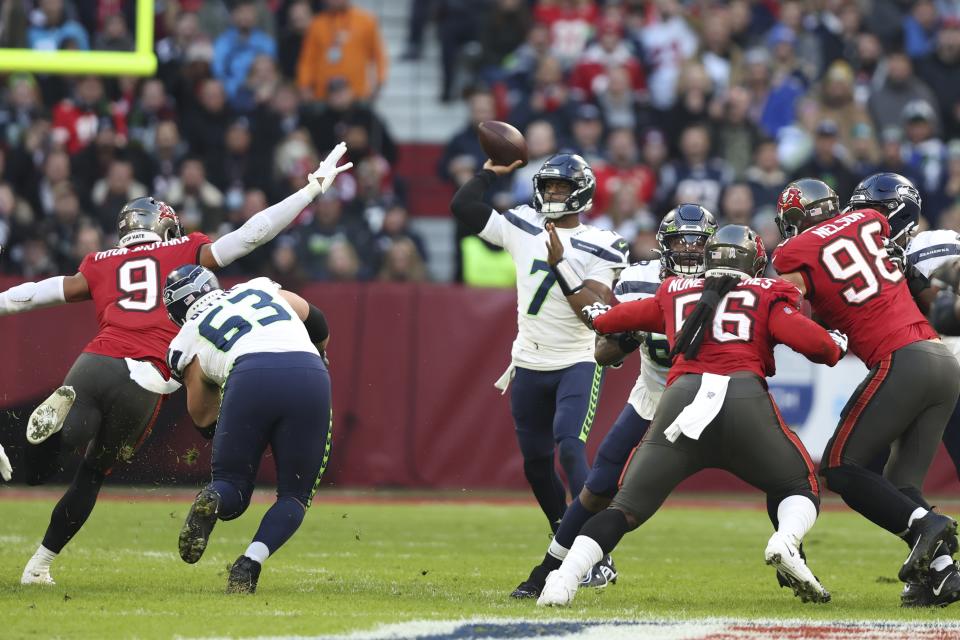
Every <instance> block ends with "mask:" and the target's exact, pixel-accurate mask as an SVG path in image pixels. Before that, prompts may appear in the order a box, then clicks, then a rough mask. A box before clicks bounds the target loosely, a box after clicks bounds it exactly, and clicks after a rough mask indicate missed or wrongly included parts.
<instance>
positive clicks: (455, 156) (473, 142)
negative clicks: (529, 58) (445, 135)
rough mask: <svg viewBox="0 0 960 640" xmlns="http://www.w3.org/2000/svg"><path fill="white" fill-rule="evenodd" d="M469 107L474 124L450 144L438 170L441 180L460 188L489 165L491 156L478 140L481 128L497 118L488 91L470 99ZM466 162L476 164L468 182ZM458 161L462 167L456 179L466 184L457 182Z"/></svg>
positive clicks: (461, 132) (453, 138)
mask: <svg viewBox="0 0 960 640" xmlns="http://www.w3.org/2000/svg"><path fill="white" fill-rule="evenodd" d="M467 107H468V108H469V110H470V120H469V121H468V122H467V123H466V124H465V125H464V126H463V128H462V129H460V130H459V131H458V132H457V133H456V134H454V136H453V137H452V138H451V139H450V142H448V143H447V146H446V147H445V148H444V150H443V155H442V156H441V157H440V162H439V164H438V166H437V173H438V174H439V175H440V177H441V178H443V179H444V180H447V181H451V182H453V184H454V186H456V187H459V186H460V185H461V184H463V182H466V181H467V180H469V179H470V178H471V177H473V174H474V173H476V172H477V171H479V170H480V167H482V166H483V163H484V162H485V161H486V159H487V155H486V154H485V153H484V152H483V149H481V148H480V140H479V139H478V138H477V125H479V124H480V123H481V122H484V121H485V120H493V119H495V118H496V116H497V112H496V103H495V102H494V98H493V94H492V93H489V92H487V91H475V92H474V93H472V94H471V95H470V97H469V98H467ZM465 158H469V159H470V160H472V167H471V168H470V174H469V175H467V176H466V177H465V178H464V177H463V172H464V171H463V167H464V166H465V160H464V159H465ZM454 161H456V162H457V163H458V166H459V168H460V170H459V171H457V172H456V175H457V176H458V177H460V178H463V180H462V182H459V181H456V180H454V175H455V172H454V171H453V169H454V167H453V166H452V163H453V162H454Z"/></svg>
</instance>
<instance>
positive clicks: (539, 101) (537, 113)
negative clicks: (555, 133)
mask: <svg viewBox="0 0 960 640" xmlns="http://www.w3.org/2000/svg"><path fill="white" fill-rule="evenodd" d="M573 108H574V105H573V103H572V102H571V100H570V89H569V87H568V86H567V84H566V82H565V80H564V76H563V68H562V67H561V66H560V60H558V59H557V58H555V57H552V56H549V57H546V58H543V59H541V60H540V64H539V65H538V66H537V73H536V75H535V76H534V80H533V86H532V88H531V90H530V92H529V93H528V94H527V95H526V96H524V97H523V98H522V99H521V100H520V102H519V103H518V104H517V105H516V106H515V107H514V109H513V111H512V112H511V113H510V121H511V122H513V123H515V124H516V126H517V128H518V129H520V130H521V131H522V130H523V129H525V128H526V127H527V125H528V124H530V123H531V122H533V121H534V120H546V121H548V122H550V124H551V125H553V128H554V130H561V131H563V130H566V128H567V123H568V122H569V120H570V114H571V112H572V110H573Z"/></svg>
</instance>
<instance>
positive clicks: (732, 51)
mask: <svg viewBox="0 0 960 640" xmlns="http://www.w3.org/2000/svg"><path fill="white" fill-rule="evenodd" d="M702 28H703V42H702V43H701V51H700V58H699V59H700V63H701V64H702V65H703V67H704V69H705V70H706V72H707V75H709V76H710V82H711V84H712V85H713V88H714V91H716V93H718V94H720V95H723V94H725V93H726V92H727V90H728V89H729V88H730V86H731V85H732V84H735V83H737V82H739V80H740V78H739V77H738V76H739V71H740V67H741V64H742V58H743V54H742V52H741V51H740V48H739V47H738V46H737V45H736V44H735V43H734V42H733V40H732V39H731V32H730V9H729V8H728V7H725V6H722V5H716V6H714V7H711V8H710V9H709V10H708V12H707V14H706V16H705V19H704V21H703V25H702Z"/></svg>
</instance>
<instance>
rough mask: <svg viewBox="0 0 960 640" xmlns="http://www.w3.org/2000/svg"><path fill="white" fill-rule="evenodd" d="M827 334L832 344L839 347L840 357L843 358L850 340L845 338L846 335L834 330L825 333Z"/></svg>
mask: <svg viewBox="0 0 960 640" xmlns="http://www.w3.org/2000/svg"><path fill="white" fill-rule="evenodd" d="M827 333H829V334H830V339H831V340H833V342H834V344H836V345H837V346H838V347H840V357H841V358H842V357H843V356H845V355H847V343H849V342H850V340H849V339H848V338H847V334H845V333H841V332H839V331H837V330H836V329H831V330H830V331H827Z"/></svg>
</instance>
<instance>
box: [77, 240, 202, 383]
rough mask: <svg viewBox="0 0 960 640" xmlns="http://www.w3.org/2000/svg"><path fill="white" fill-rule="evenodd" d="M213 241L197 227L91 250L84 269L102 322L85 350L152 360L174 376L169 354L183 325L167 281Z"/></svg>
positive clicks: (84, 263)
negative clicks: (168, 303) (167, 300)
mask: <svg viewBox="0 0 960 640" xmlns="http://www.w3.org/2000/svg"><path fill="white" fill-rule="evenodd" d="M207 244H210V238H208V237H207V236H205V235H204V234H202V233H191V234H190V235H188V236H184V237H182V238H176V239H174V240H167V241H166V242H150V243H147V244H138V245H134V246H132V247H124V248H116V249H106V250H104V251H97V252H96V253H91V254H88V255H87V256H86V257H85V258H84V259H83V262H81V263H80V268H79V269H78V271H79V272H80V273H81V274H83V277H84V278H86V280H87V286H88V287H89V289H90V297H91V298H93V303H94V305H95V306H96V308H97V322H98V323H99V325H100V328H99V331H97V335H96V336H95V337H94V338H93V340H91V341H90V343H89V344H87V346H86V347H85V348H84V352H86V353H97V354H100V355H104V356H110V357H112V358H133V359H134V360H146V361H148V362H151V363H153V364H154V365H155V366H156V367H157V368H158V369H159V370H160V371H161V372H162V373H163V375H164V376H165V377H166V376H168V375H169V371H168V369H167V364H166V358H165V354H166V352H167V345H169V344H170V340H172V339H173V336H175V335H176V334H177V325H175V324H173V322H171V321H170V318H169V317H167V309H166V307H164V306H163V295H162V294H163V283H164V281H165V280H166V278H167V274H169V273H170V272H171V271H173V270H174V269H176V268H177V267H179V266H181V265H184V264H197V263H198V262H199V260H200V249H201V248H203V246H204V245H207Z"/></svg>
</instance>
